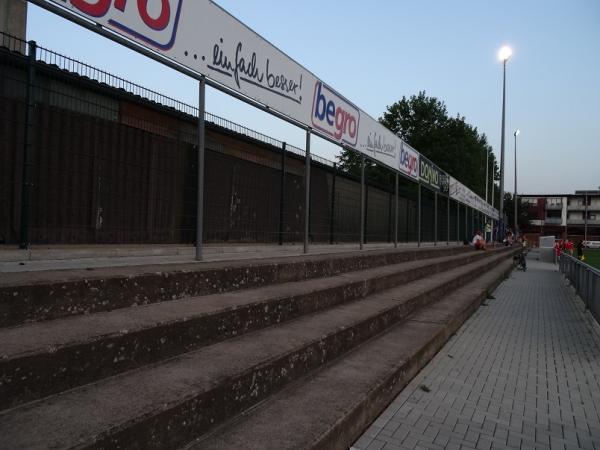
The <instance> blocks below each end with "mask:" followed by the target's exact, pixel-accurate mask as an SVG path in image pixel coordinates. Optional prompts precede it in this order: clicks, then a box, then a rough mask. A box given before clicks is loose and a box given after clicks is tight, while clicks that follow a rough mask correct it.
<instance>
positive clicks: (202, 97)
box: [196, 77, 206, 261]
mask: <svg viewBox="0 0 600 450" xmlns="http://www.w3.org/2000/svg"><path fill="white" fill-rule="evenodd" d="M205 111H206V79H205V78H204V77H201V78H200V89H199V95H198V201H197V204H196V261H202V259H203V255H202V250H203V248H202V235H203V226H204V152H205V148H204V133H205V128H204V112H205Z"/></svg>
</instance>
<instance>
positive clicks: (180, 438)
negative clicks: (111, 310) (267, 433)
mask: <svg viewBox="0 0 600 450" xmlns="http://www.w3.org/2000/svg"><path fill="white" fill-rule="evenodd" d="M508 256H510V255H509V254H508V253H505V252H502V253H500V254H498V255H497V256H494V257H491V258H489V260H488V261H486V262H485V264H481V263H480V262H477V263H473V264H471V265H465V266H461V267H459V268H457V269H454V270H453V271H450V272H448V273H445V274H444V275H443V276H438V277H436V278H435V279H433V278H432V279H429V282H428V283H427V284H420V283H418V282H415V283H413V285H412V287H410V286H411V285H409V284H406V285H403V286H402V287H400V288H398V291H397V292H398V294H397V295H398V297H396V295H394V294H391V295H389V296H388V297H387V298H385V299H384V298H382V299H380V300H377V299H376V298H374V299H373V300H372V301H371V302H370V301H368V300H364V301H359V302H355V303H354V304H352V305H348V306H347V307H346V306H344V307H343V310H344V312H342V311H341V310H337V309H336V310H332V311H330V312H329V313H328V314H325V313H322V314H319V315H311V316H307V317H306V318H304V319H302V320H297V321H293V322H290V323H289V324H286V325H283V326H281V327H273V328H271V329H269V330H267V331H260V332H257V334H253V335H248V336H245V337H242V338H240V339H235V340H230V341H226V342H223V343H221V344H217V345H215V346H211V347H207V348H206V349H203V350H201V351H200V352H199V353H193V354H186V355H185V356H184V357H181V358H179V359H173V360H170V361H169V362H168V363H165V364H164V365H161V366H156V367H150V368H148V369H144V370H141V371H134V372H131V373H129V374H125V375H124V376H122V377H113V378H110V379H108V380H105V381H103V382H101V383H99V384H97V385H90V386H88V387H85V388H81V389H75V390H72V391H69V392H66V393H63V394H61V395H60V396H56V397H52V398H49V399H47V400H45V401H44V402H35V403H31V404H28V405H23V406H22V407H18V408H14V409H11V410H9V411H8V412H7V413H5V414H4V415H0V419H2V420H0V424H1V425H0V433H2V435H3V436H4V437H5V444H6V445H7V449H8V448H30V447H35V446H36V445H38V443H41V442H43V443H44V445H46V446H58V447H70V446H73V445H81V444H82V442H83V443H85V445H88V446H94V447H96V448H158V447H165V448H175V447H178V446H180V445H182V444H184V443H185V442H187V441H189V440H191V439H193V438H194V437H195V436H197V435H198V434H199V433H202V432H205V431H207V430H209V429H211V428H212V427H214V425H215V424H216V423H219V422H221V421H223V420H226V419H228V418H230V417H232V416H233V415H235V414H237V413H239V412H241V411H243V410H245V409H247V408H249V407H251V406H253V405H256V404H257V403H258V402H261V401H262V400H263V399H265V398H267V397H268V396H269V395H272V394H273V393H274V392H276V391H278V390H279V389H281V388H282V387H283V386H284V385H287V384H288V383H289V382H290V381H293V380H295V379H296V378H298V377H300V376H303V375H305V374H307V373H309V372H310V371H312V370H314V369H315V368H318V367H321V366H322V365H323V364H326V363H328V362H331V361H333V360H334V359H335V358H337V357H339V356H341V355H342V354H345V353H347V352H348V351H349V350H351V349H352V348H355V347H356V346H357V345H359V344H361V343H364V342H365V341H367V340H368V339H370V338H372V337H373V336H375V335H377V334H378V333H380V332H382V331H383V330H385V329H387V328H388V327H390V326H391V325H392V324H394V323H397V322H398V321H400V320H401V319H402V318H404V317H406V315H407V314H408V313H410V312H411V311H412V310H414V308H416V307H417V306H421V305H424V304H428V303H429V302H431V301H433V300H435V299H438V298H440V297H442V296H444V295H446V294H447V293H448V292H449V291H451V290H453V289H455V288H457V287H459V286H461V285H463V284H464V283H466V282H468V281H470V280H472V274H473V272H474V271H478V270H480V271H485V270H487V269H489V268H491V267H495V266H497V265H498V263H499V262H500V261H502V260H504V259H505V258H506V257H508ZM401 299H403V300H401ZM376 305H380V306H377V307H376ZM351 311H354V312H351ZM309 324H312V325H309ZM421 326H422V324H421ZM425 327H426V328H431V324H427V325H426V326H425ZM439 327H440V325H439V324H435V326H434V328H439ZM327 329H329V331H327V332H325V330H327ZM438 334H439V333H438ZM284 336H285V338H284ZM419 342H421V341H419ZM252 349H254V350H252ZM284 349H285V350H284ZM422 352H423V353H426V352H427V349H426V350H422ZM380 356H383V355H380ZM142 392H143V394H142ZM346 394H347V396H346V398H352V399H354V398H355V397H354V396H353V395H352V394H351V393H349V392H347V393H346ZM90 404H93V405H95V406H96V408H95V410H93V411H92V410H90V408H89V405H90ZM317 406H318V405H315V408H316V407H317ZM312 412H314V411H311V413H312ZM293 415H294V413H293V412H291V413H290V414H288V416H289V417H293ZM91 416H93V417H91ZM282 419H283V417H282ZM34 422H35V423H36V433H35V434H32V433H29V432H27V431H26V429H27V428H28V427H30V424H31V423H34ZM273 423H274V422H272V421H271V422H269V423H268V425H269V427H270V428H271V431H272V432H273V433H278V432H280V431H283V430H279V429H276V428H275V429H274V428H273V427H272V424H273ZM56 430H60V433H58V434H56V433H55V431H56ZM287 431H288V434H289V433H292V430H291V429H288V430H287ZM295 431H296V430H294V433H295ZM304 437H306V436H304ZM242 447H244V448H253V447H249V446H244V445H241V446H239V448H242ZM300 447H302V448H304V446H303V445H301V446H300ZM201 448H205V447H204V446H203V447H201ZM220 448H238V447H235V446H234V447H231V446H224V447H220ZM264 448H267V447H264ZM276 448H286V447H285V446H283V447H282V446H280V447H276Z"/></svg>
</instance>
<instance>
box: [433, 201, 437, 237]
mask: <svg viewBox="0 0 600 450" xmlns="http://www.w3.org/2000/svg"><path fill="white" fill-rule="evenodd" d="M437 240H438V195H437V191H434V192H433V245H434V246H437Z"/></svg>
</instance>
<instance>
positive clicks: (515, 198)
mask: <svg viewBox="0 0 600 450" xmlns="http://www.w3.org/2000/svg"><path fill="white" fill-rule="evenodd" d="M518 200H519V198H518V197H517V132H516V131H515V196H514V198H513V201H514V202H515V229H514V235H515V237H516V236H517V229H518V228H519V222H518V221H517V204H518Z"/></svg>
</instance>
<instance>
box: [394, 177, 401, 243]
mask: <svg viewBox="0 0 600 450" xmlns="http://www.w3.org/2000/svg"><path fill="white" fill-rule="evenodd" d="M399 177H400V175H398V172H396V189H395V190H394V198H395V200H394V201H395V205H396V206H395V207H394V248H398V178H399Z"/></svg>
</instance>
